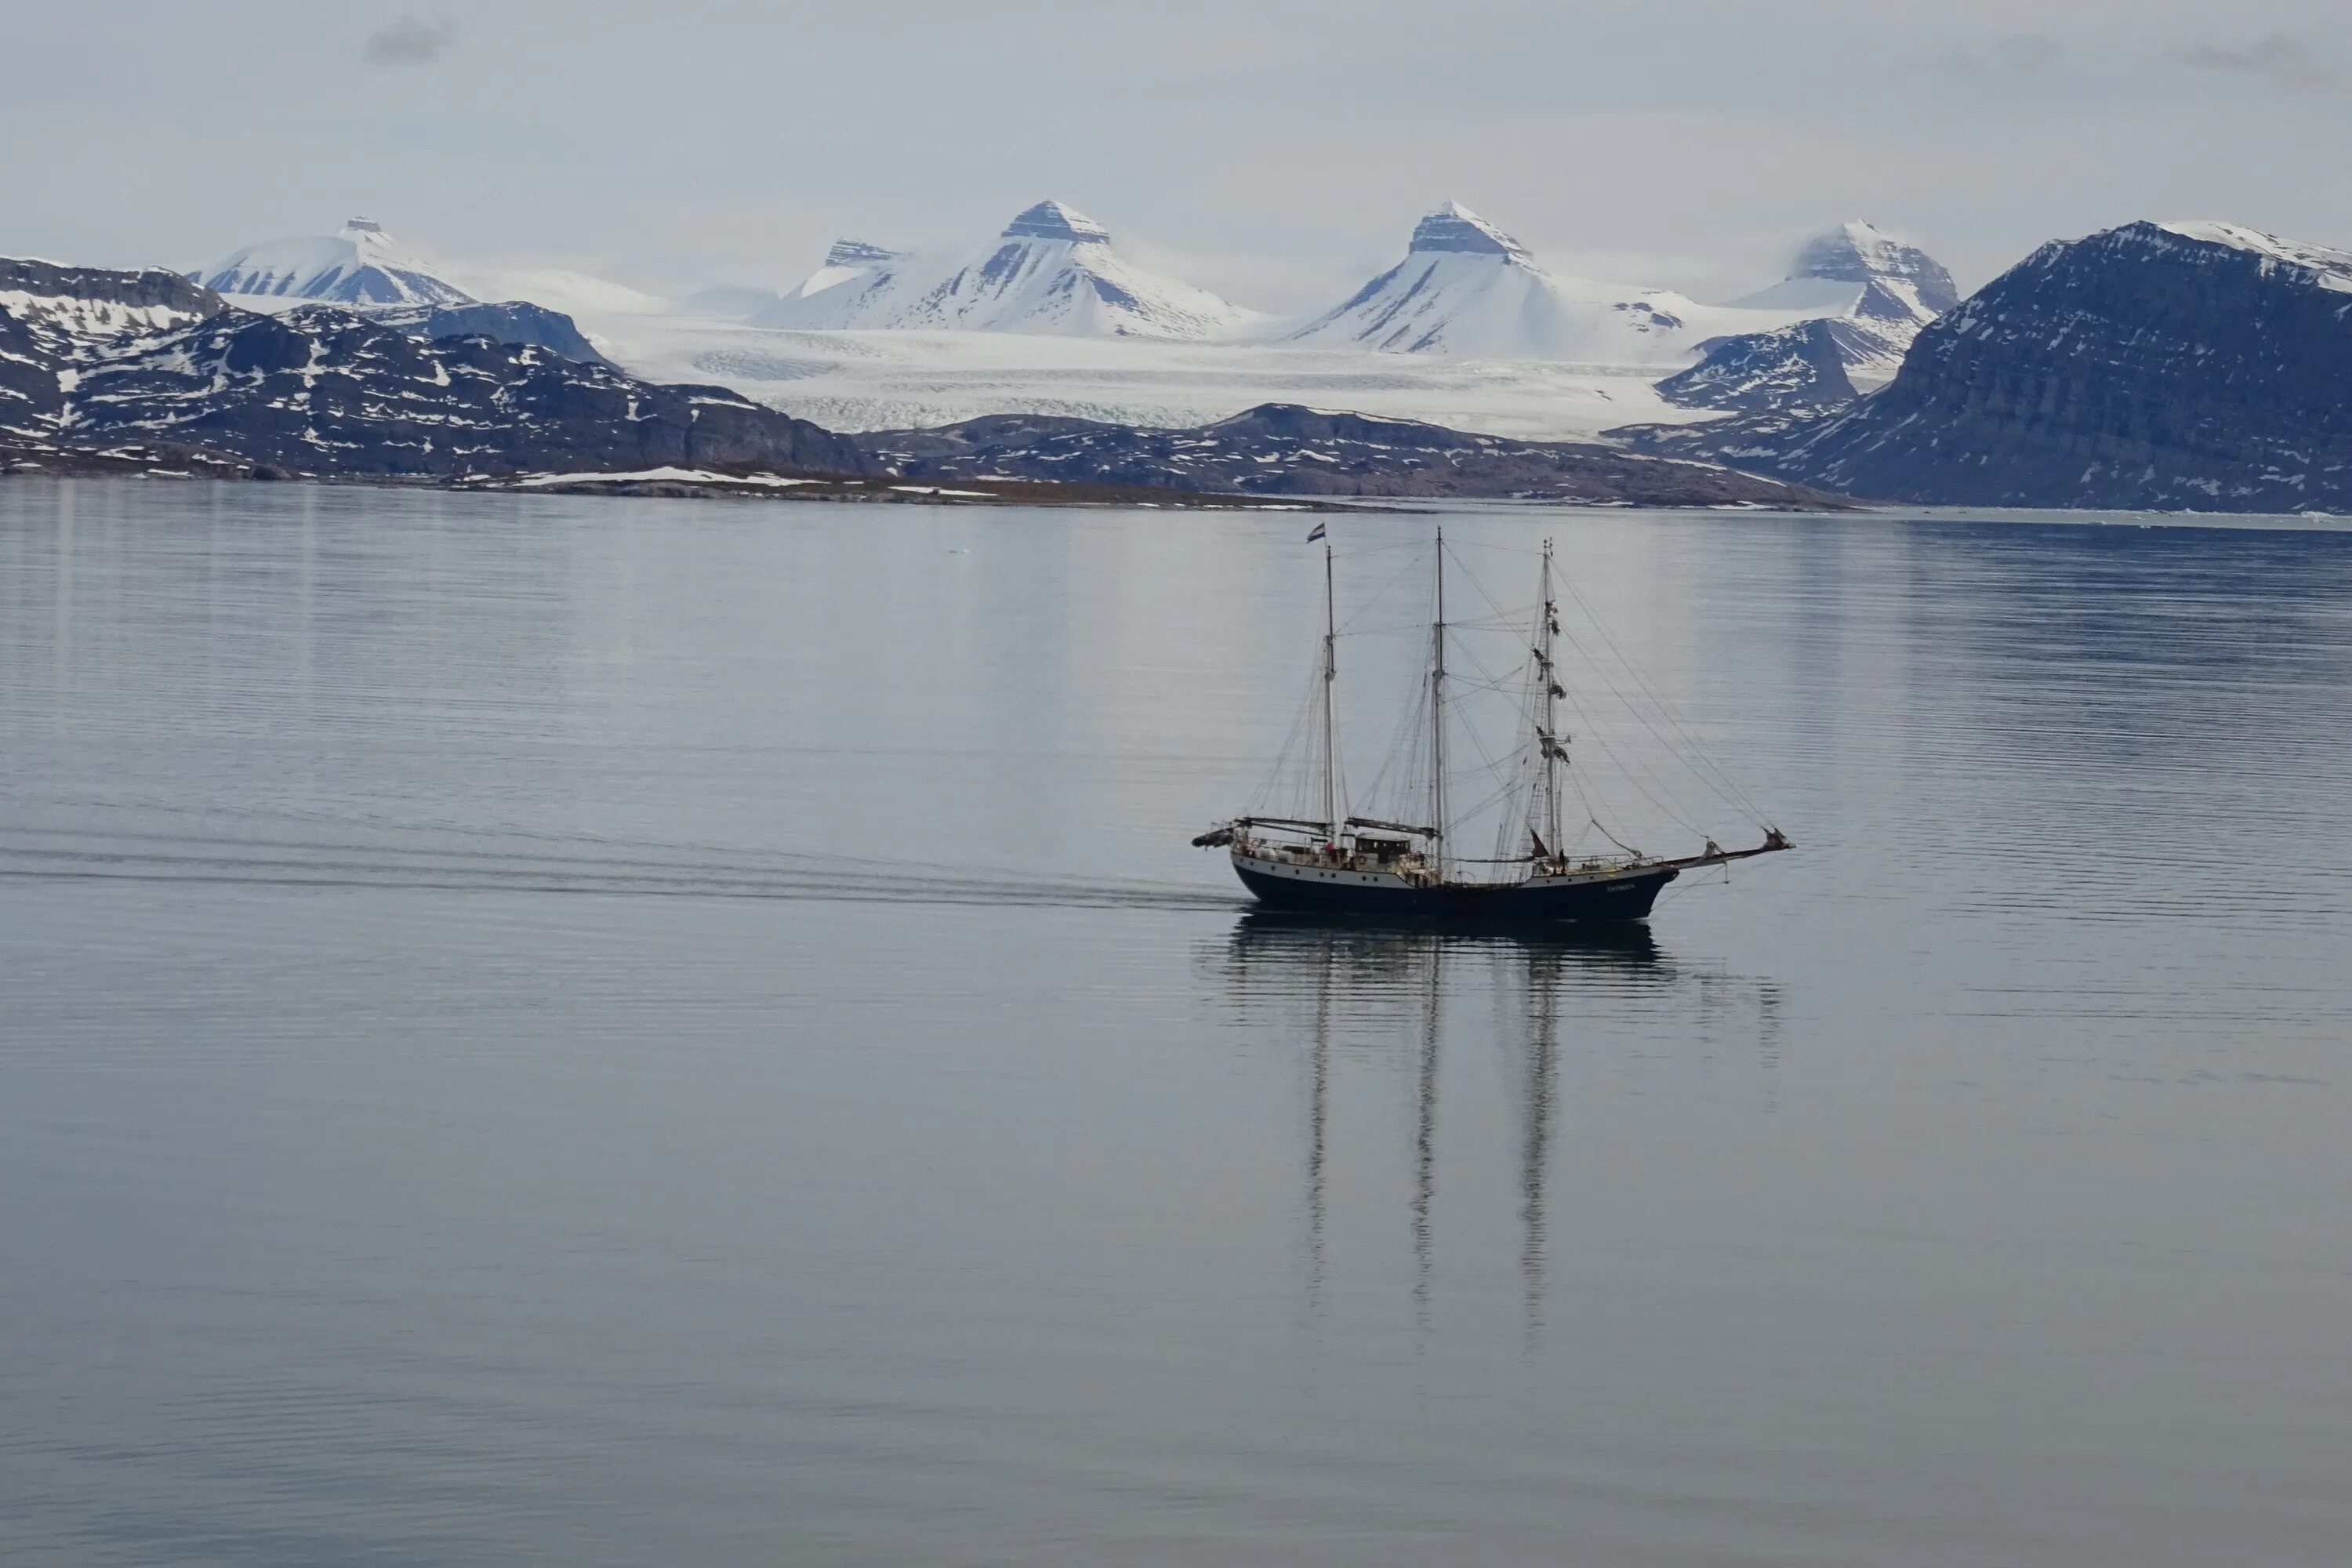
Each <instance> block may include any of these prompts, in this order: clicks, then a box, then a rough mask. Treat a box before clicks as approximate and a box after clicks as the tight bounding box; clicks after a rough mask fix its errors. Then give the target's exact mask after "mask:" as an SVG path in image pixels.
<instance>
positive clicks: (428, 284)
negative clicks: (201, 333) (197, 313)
mask: <svg viewBox="0 0 2352 1568" xmlns="http://www.w3.org/2000/svg"><path fill="white" fill-rule="evenodd" d="M189 276H190V277H192V278H194V279H197V281H199V282H201V283H203V284H204V285H205V287H206V288H207V289H212V290H214V291H215V293H220V294H231V295H236V294H247V295H255V296H263V297H271V298H278V299H289V300H325V301H329V302H331V303H334V304H339V305H467V304H471V303H473V296H472V295H470V294H468V293H467V292H466V291H465V290H464V289H460V288H458V287H457V285H456V284H454V283H450V282H447V281H445V280H444V279H439V278H436V277H435V276H433V275H432V274H431V273H429V272H427V271H425V269H424V268H422V267H420V266H418V265H417V264H416V263H415V262H414V261H411V260H408V259H407V258H404V257H403V256H402V255H401V253H400V250H399V248H398V247H397V246H396V245H395V244H394V241H393V238H392V236H390V235H389V234H386V233H385V232H384V230H383V225H382V224H379V223H377V222H375V221H374V220H373V218H363V217H355V218H352V220H351V221H350V222H348V223H346V224H344V225H343V226H342V228H341V231H339V232H337V233H335V234H332V235H319V236H312V237H301V238H294V239H273V240H270V241H268V242H267V243H266V244H262V245H249V246H247V247H245V248H244V249H243V250H238V251H233V252H231V253H230V254H229V255H227V256H225V257H223V258H220V259H219V260H218V261H215V262H214V263H213V264H212V265H211V266H209V267H205V268H198V269H197V270H196V271H194V272H193V273H191V274H189Z"/></svg>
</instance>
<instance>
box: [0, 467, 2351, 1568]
mask: <svg viewBox="0 0 2352 1568" xmlns="http://www.w3.org/2000/svg"><path fill="white" fill-rule="evenodd" d="M1448 527H1449V531H1450V532H1451V533H1452V535H1453V536H1454V538H1456V539H1458V540H1459V541H1461V542H1462V547H1463V549H1464V550H1465V552H1468V553H1469V554H1470V555H1471V556H1472V557H1473V558H1476V559H1492V560H1493V561H1494V562H1496V574H1497V575H1498V576H1508V575H1511V574H1517V573H1519V572H1521V571H1522V569H1523V568H1524V566H1525V565H1526V563H1528V560H1529V557H1528V556H1526V555H1525V554H1523V553H1520V552H1523V551H1525V550H1526V549H1527V548H1528V547H1530V546H1532V545H1533V544H1534V543H1535V542H1537V541H1538V539H1539V538H1541V537H1542V536H1544V535H1546V534H1549V535H1552V536H1554V537H1556V538H1557V539H1558V540H1559V545H1560V549H1561V552H1562V556H1563V560H1564V562H1566V563H1568V564H1569V566H1570V570H1571V572H1572V573H1573V574H1574V576H1575V580H1576V581H1577V582H1578V583H1579V584H1580V587H1581V589H1582V590H1583V591H1584V592H1585V593H1586V594H1587V595H1588V596H1590V597H1591V599H1592V600H1594V602H1596V603H1597V604H1599V605H1601V606H1602V607H1603V610H1604V613H1605V614H1606V615H1607V616H1609V617H1610V619H1611V623H1612V626H1613V627H1614V628H1615V630H1616V631H1617V632H1618V634H1619V635H1620V636H1621V637H1622V639H1623V640H1624V641H1625V643H1626V644H1627V646H1628V647H1629V648H1630V650H1631V651H1632V652H1633V656H1634V658H1635V659H1636V661H1637V662H1638V663H1639V664H1640V665H1641V666H1642V667H1643V668H1644V670H1645V671H1646V673H1647V674H1648V675H1649V676H1650V678H1651V679H1652V680H1653V681H1654V684H1655V685H1656V686H1657V687H1658V688H1659V689H1661V690H1662V691H1663V692H1664V693H1665V694H1666V695H1667V696H1668V697H1669V699H1670V700H1672V701H1673V702H1674V703H1675V706H1676V707H1677V708H1678V709H1679V710H1681V711H1682V713H1683V714H1684V715H1685V718H1686V719H1687V721H1689V723H1690V724H1691V726H1692V727H1693V729H1694V730H1695V731H1696V732H1697V733H1699V734H1700V735H1701V736H1703V737H1704V739H1705V741H1706V745H1707V747H1708V749H1709V750H1710V751H1711V752H1713V753H1714V754H1716V755H1717V757H1719V758H1721V759H1723V760H1724V761H1726V762H1727V764H1728V765H1729V766H1730V767H1731V768H1732V770H1733V771H1734V772H1735V773H1737V774H1738V777H1739V779H1740V780H1741V782H1742V783H1743V784H1745V785H1746V786H1747V787H1748V790H1749V791H1750V792H1751V793H1753V794H1754V795H1758V796H1759V797H1761V798H1762V799H1763V800H1765V801H1766V802H1768V803H1769V804H1770V805H1771V807H1772V809H1773V813H1774V815H1775V816H1777V817H1778V818H1779V820H1780V823H1781V825H1782V826H1785V827H1787V828H1788V829H1789V830H1790V833H1791V834H1792V835H1793V836H1794V837H1796V838H1797V839H1798V840H1799V843H1800V845H1801V853H1799V854H1796V855H1791V856H1785V857H1779V858H1774V859H1771V860H1768V861H1765V862H1762V863H1759V865H1757V866H1756V867H1754V868H1744V869H1741V870H1740V871H1738V872H1737V873H1736V874H1735V875H1734V876H1733V877H1732V878H1731V879H1729V881H1728V883H1727V884H1725V883H1722V882H1719V881H1718V882H1703V883H1699V884H1696V885H1693V884H1685V885H1684V886H1682V887H1679V888H1678V889H1675V891H1674V892H1673V893H1672V894H1671V895H1670V897H1669V898H1668V899H1667V900H1666V901H1665V902H1664V904H1662V906H1661V908H1660V910H1659V913H1658V917H1657V919H1656V921H1654V925H1653V927H1652V932H1651V937H1650V939H1649V940H1648V941H1647V942H1637V943H1632V944H1626V945H1622V946H1618V947H1614V948H1610V947H1599V948H1596V947H1591V946H1577V945H1562V944H1558V943H1542V942H1515V941H1509V940H1462V939H1457V940H1448V941H1436V940H1430V939H1417V938H1412V937H1407V936H1394V937H1384V936H1378V935H1371V934H1349V933H1346V932H1332V931H1321V930H1317V929H1313V928H1307V929H1298V928H1286V927H1280V926H1275V927H1266V926H1263V925H1261V924H1258V923H1255V922H1253V921H1251V920H1250V919H1249V918H1248V917H1247V916H1246V915H1245V914H1244V911H1243V909H1242V907H1241V905H1240V903H1239V902H1238V900H1237V899H1236V897H1235V894H1234V889H1233V888H1232V887H1231V886H1230V885H1229V883H1228V881H1227V877H1228V873H1227V872H1226V870H1225V868H1223V865H1222V864H1221V862H1220V861H1219V860H1218V858H1215V857H1212V856H1206V855H1202V854H1200V853H1199V852H1197V851H1193V850H1191V849H1189V848H1187V847H1185V844H1184V840H1185V839H1186V838H1187V837H1190V835H1192V833H1194V832H1196V831H1198V830H1199V828H1200V827H1201V826H1204V825H1205V824H1206V823H1207V822H1208V821H1210V820H1212V819H1213V818H1214V817H1217V816H1223V815H1225V814H1227V813H1229V812H1231V811H1232V810H1234V809H1235V808H1236V806H1237V805H1240V804H1241V803H1243V802H1244V801H1245V800H1246V799H1247V798H1248V796H1249V795H1250V794H1251V792H1252V790H1253V789H1254V788H1255V785H1256V784H1257V782H1258V780H1259V777H1260V774H1261V773H1262V771H1263V769H1264V765H1265V761H1266V759H1267V757H1268V756H1269V755H1270V754H1271V753H1272V752H1273V751H1274V750H1275V748H1276V745H1277V744H1278V743H1279V742H1280V739H1281V735H1282V732H1283V730H1284V727H1285V725H1286V722H1287V721H1288V718H1289V716H1290V713H1291V711H1292V709H1293V705H1294V703H1295V700H1296V698H1297V693H1298V691H1299V689H1300V681H1301V679H1302V677H1303V676H1304V673H1305V671H1306V669H1307V661H1308V660H1309V658H1311V656H1312V639H1313V637H1314V635H1315V632H1316V630H1317V627H1316V626H1315V620H1316V616H1317V615H1318V609H1319V606H1318V605H1317V604H1316V603H1315V600H1314V597H1313V595H1314V593H1315V587H1316V577H1317V573H1318V569H1319V557H1318V554H1317V552H1314V551H1311V550H1308V549H1307V547H1306V546H1304V545H1303V544H1301V542H1300V537H1301V536H1302V535H1303V533H1304V531H1305V525H1304V523H1302V522H1301V521H1299V520H1298V519H1297V518H1296V517H1294V516H1275V517H1248V516H1185V515H1174V514H1151V513H1117V512H1064V513H1035V514H1015V513H982V512H973V511H954V510H929V509H919V508H889V509H843V510H834V509H828V508H822V507H805V508H796V507H790V506H759V505H727V504H716V503H711V504H697V503H663V502H634V501H609V500H559V499H553V498H527V499H499V498H452V497H419V496H404V495H398V494H390V493H377V492H369V491H363V490H352V491H328V490H320V489H299V488H289V489H271V488H267V487H260V486H245V487H226V488H221V489H179V488H165V487H163V486H161V485H154V486H144V487H142V486H138V485H104V484H87V483H85V484H75V485H69V486H60V485H53V484H48V483H39V482H33V481H26V480H12V481H8V482H7V483H6V484H5V486H4V487H0V965H4V966H5V969H0V973H5V981H4V982H0V984H5V1008H0V1237H4V1238H5V1259H6V1262H5V1269H0V1521H5V1522H0V1532H5V1542H0V1556H6V1557H7V1558H9V1559H10V1560H12V1561H22V1562H26V1563H44V1564H77V1563H175V1564H178V1563H223V1564H229V1563H235V1564H254V1563H265V1564H277V1563H287V1564H292V1563H356V1564H426V1563H433V1564H439V1563H494V1562H514V1561H535V1562H561V1563H581V1564H604V1563H611V1564H624V1563H631V1564H634V1563H714V1564H728V1563H794V1564H813V1563H814V1564H836V1563H838V1564H913V1563H942V1564H946V1563H954V1564H967V1563H970V1564H982V1563H985V1564H1032V1563H1048V1564H1073V1565H1076V1564H1088V1565H1093V1564H1126V1563H1139V1564H1141V1563H1149V1564H1163V1563H1166V1564H1174V1563H1185V1564H1189V1563H1220V1564H1222V1563H1286V1564H1289V1563H1298V1564H1320V1563H1332V1564H1339V1563H1347V1564H1358V1563H1372V1564H1389V1563H1393V1564H1423V1563H1576V1564H1600V1565H1615V1564H1629V1565H1632V1564H1644V1565H1645V1564H1676V1565H1680V1564H1751V1563H1789V1564H1799V1563H1801V1564H1823V1563H1834V1564H1845V1563H1852V1564H1905V1565H1908V1568H1939V1565H1944V1564H1953V1565H1958V1564H1969V1565H1979V1564H2069V1565H2071V1564H2115V1565H2118V1568H2122V1565H2130V1568H2152V1565H2164V1564H2182V1565H2188V1564H2198V1565H2205V1564H2215V1563H2231V1564H2263V1565H2272V1564H2315V1565H2316V1564H2328V1565H2331V1568H2334V1565H2339V1564H2341V1563H2344V1562H2345V1561H2346V1560H2347V1557H2352V1495H2347V1489H2346V1487H2345V1485H2344V1481H2345V1478H2346V1477H2347V1475H2352V1279H2348V1278H2347V1275H2352V1206H2348V1205H2347V1172H2352V1166H2347V1152H2346V1145H2347V1131H2352V1121H2347V1085H2352V1063H2347V1060H2346V1049H2347V1047H2346V1044H2345V1038H2346V1036H2347V1033H2352V1031H2347V1018H2352V964H2347V953H2352V880H2347V874H2348V873H2352V836H2347V818H2352V739H2347V727H2346V724H2345V716H2346V711H2347V697H2352V536H2347V534H2345V533H2342V532H2328V531H2312V530H2308V529H2293V528H2273V529H2245V528H2241V529H2226V530H2225V529H2202V528H2196V529H2192V528H2186V527H2156V528H2143V527H2132V526H2123V527H2092V526H2071V525H2070V526H2049V525H2038V524H2037V525H2022V524H2020V523H2017V522H2014V521H1965V520H1956V519H1940V520H1931V521H1894V520H1887V519H1872V520H1851V519H1849V520H1814V519H1782V518H1763V517H1745V516H1663V517H1656V516H1653V517H1643V516H1625V515H1612V514H1606V513H1603V514H1574V513H1551V514H1544V513H1535V512H1525V511H1517V512H1506V511H1494V512H1487V513H1483V514H1460V515H1456V516H1454V517H1453V518H1450V519H1449V520H1448ZM1424 531H1425V521H1423V520H1417V519H1411V518H1384V519H1369V520H1360V521H1358V520H1349V521H1346V522H1345V523H1344V524H1342V525H1335V532H1338V533H1339V534H1340V536H1341V552H1342V562H1343V567H1342V571H1343V577H1342V592H1343V594H1348V593H1349V592H1351V591H1355V590H1360V591H1361V592H1362V594H1363V595H1365V596H1367V597H1369V595H1370V588H1371V587H1372V586H1374V585H1376V580H1377V579H1382V578H1385V577H1387V576H1389V575H1391V568H1392V567H1401V566H1403V565H1405V564H1407V563H1409V561H1410V558H1411V549H1410V545H1411V542H1412V541H1415V540H1418V539H1419V538H1420V536H1421V535H1422V534H1423V532H1424ZM1480 551H1485V552H1487V554H1486V556H1484V557H1480V556H1478V555H1477V552H1480ZM1517 596H1518V597H1525V596H1526V595H1517ZM1378 640H1379V639H1378V638H1377V637H1372V636H1370V635H1369V633H1368V634H1367V636H1366V637H1365V638H1364V639H1363V647H1364V648H1365V650H1366V651H1364V652H1363V653H1362V655H1361V656H1360V658H1359V656H1358V654H1357V647H1356V644H1355V642H1354V641H1352V640H1350V641H1349V658H1350V661H1351V662H1350V671H1351V673H1353V672H1354V671H1355V670H1357V669H1363V670H1365V671H1366V672H1367V674H1368V675H1371V674H1382V673H1385V672H1387V671H1388V670H1389V669H1390V666H1389V665H1384V664H1383V663H1382V660H1383V658H1387V657H1388V656H1384V655H1382V654H1381V653H1379V652H1378V651H1376V648H1375V645H1376V644H1377V642H1378ZM1402 657H1403V656H1399V658H1398V659H1397V660H1396V661H1394V663H1393V668H1394V669H1395V670H1397V671H1402V669H1403V668H1404V663H1403V662H1402ZM1349 691H1350V697H1351V701H1353V702H1355V703H1356V704H1357V706H1356V708H1355V709H1354V710H1352V711H1354V712H1355V713H1356V714H1357V715H1358V717H1357V719H1356V720H1355V721H1354V722H1357V723H1360V725H1361V726H1362V727H1363V728H1365V729H1366V730H1383V729H1384V721H1383V720H1382V718H1381V713H1380V710H1379V704H1378V702H1377V700H1375V696H1362V695H1360V694H1359V693H1360V689H1359V687H1356V686H1351V687H1350V688H1349ZM1375 695H1376V694H1375ZM1727 826H1728V828H1729V829H1731V830H1736V829H1737V824H1736V823H1734V824H1730V825H1727Z"/></svg>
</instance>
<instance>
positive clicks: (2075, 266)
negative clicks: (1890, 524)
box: [1647, 223, 2352, 511]
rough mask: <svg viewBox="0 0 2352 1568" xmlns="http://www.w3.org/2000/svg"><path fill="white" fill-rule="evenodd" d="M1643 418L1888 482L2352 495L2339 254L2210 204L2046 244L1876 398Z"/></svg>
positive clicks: (1970, 306)
mask: <svg viewBox="0 0 2352 1568" xmlns="http://www.w3.org/2000/svg"><path fill="white" fill-rule="evenodd" d="M1647 438H1648V440H1649V443H1650V444H1651V445H1652V446H1653V447H1655V448H1658V449H1664V450H1674V451H1683V452H1689V453H1692V454H1695V455H1697V454H1713V455H1717V456H1720V457H1722V458H1725V459H1726V460H1728V461H1734V462H1737V463H1738V464H1740V465H1741V466H1742V467H1748V468H1755V469H1757V470H1759V471H1764V472H1770V473H1774V474H1777V475H1780V476H1782V477H1787V478H1791V479H1799V480H1801V481H1804V482H1808V483H1815V484H1822V485H1827V486H1832V487H1834V488H1836V489H1841V490H1844V491H1846V492H1848V493H1850V494H1854V495H1862V496H1870V497H1876V498H1881V499H1885V500H1907V501H1920V502H1930V503H1944V504H1959V505H1995V506H2073V507H2120V508H2189V509H2195V510H2235V511H2297V510H2305V509H2313V508H2318V509H2326V510H2352V253H2347V252H2345V251H2337V250H2329V249H2326V248H2323V247H2315V246H2307V245H2298V244H2294V243H2293V242H2290V241H2286V240H2282V239H2279V238H2276V237H2273V236H2270V235H2265V234H2261V233H2258V232H2256V231H2253V230H2251V229H2246V228H2242V227H2239V226H2235V225H2231V224H2222V223H2191V224H2155V223H2135V224H2128V225H2126V226H2123V227H2121V228H2115V229H2109V230H2106V231H2105V232H2104V233H2100V234H2095V235H2092V236H2090V237H2088V238H2085V239H2080V240H2074V241H2071V242H2058V243H2053V244H2050V245H2046V246H2043V247H2042V248H2041V249H2039V250H2037V251H2035V252H2034V253H2033V254H2032V256H2031V257H2029V258H2026V259H2025V260H2024V261H2022V262H2021V263H2020V264H2019V265H2017V266H2016V267H2014V268H2011V269H2010V270H2009V271H2008V272H2006V273H2003V274H2002V275H2001V276H2000V278H1998V279H1994V280H1993V281H1992V282H1991V283H1990V284H1988V285H1986V286H1985V287H1984V288H1983V289H1979V291H1978V292H1977V293H1975V294H1974V295H1972V296H1970V297H1969V299H1968V300H1965V301H1964V302H1962V303H1961V304H1960V305H1959V307H1958V308H1957V309H1956V310H1951V311H1949V312H1948V313H1947V314H1945V315H1943V316H1941V317H1939V318H1938V319H1937V321H1934V322H1933V323H1931V324H1930V325H1928V326H1927V327H1926V328H1924V329H1922V330H1921V331H1920V333H1919V336H1918V340H1917V342H1915V343H1914V344H1913V345H1912V349H1911V352H1910V353H1909V355H1908V356H1907V357H1906V359H1905V360H1904V362H1903V368H1902V372H1901V374H1898V375H1896V376H1895V381H1894V383H1893V384H1891V385H1889V386H1888V387H1887V388H1886V389H1885V391H1883V392H1880V393H1878V394H1877V395H1874V396H1872V397H1867V398H1864V399H1863V400H1861V401H1860V402H1858V403H1856V404H1854V405H1852V406H1851V407H1849V408H1846V409H1844V410H1842V411H1840V412H1837V413H1834V414H1831V415H1827V416H1817V417H1810V418H1789V417H1786V416H1758V417H1757V418H1756V419H1753V420H1735V421H1733V422H1731V423H1729V424H1725V425H1717V426H1697V427H1693V428H1691V429H1687V430H1684V431H1680V432H1673V433H1663V432H1661V433H1652V434H1651V435H1650V436H1649V437H1647Z"/></svg>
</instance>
